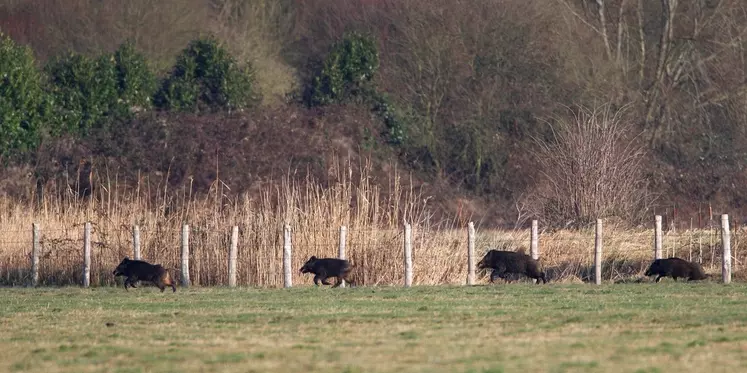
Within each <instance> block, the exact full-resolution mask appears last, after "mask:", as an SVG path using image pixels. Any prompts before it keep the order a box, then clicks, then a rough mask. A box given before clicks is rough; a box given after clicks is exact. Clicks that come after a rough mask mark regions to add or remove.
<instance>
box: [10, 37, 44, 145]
mask: <svg viewBox="0 0 747 373" xmlns="http://www.w3.org/2000/svg"><path fill="white" fill-rule="evenodd" d="M45 96H46V94H45V92H44V90H43V89H42V85H41V74H39V71H38V70H37V69H36V67H35V65H34V56H33V53H32V52H31V49H30V48H28V47H24V46H20V45H16V44H15V43H14V42H13V40H11V39H10V37H8V36H5V35H4V34H3V33H1V32H0V157H2V158H5V157H7V156H9V155H11V154H12V153H13V152H16V151H21V152H23V151H26V150H29V149H33V148H35V147H36V145H37V144H38V140H39V132H40V130H41V128H42V126H43V125H44V111H45V108H46V102H47V100H46V97H45Z"/></svg>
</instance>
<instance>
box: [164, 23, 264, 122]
mask: <svg viewBox="0 0 747 373" xmlns="http://www.w3.org/2000/svg"><path fill="white" fill-rule="evenodd" d="M258 100H259V94H258V93H257V92H256V89H255V79H254V69H253V67H252V65H251V64H250V63H248V62H247V63H246V64H245V65H244V66H239V65H238V64H237V62H236V61H235V59H234V58H233V57H232V56H231V55H230V54H229V53H228V52H227V51H226V49H224V48H223V47H222V46H220V45H219V43H218V42H217V41H216V40H215V39H213V38H207V39H198V40H194V41H192V42H191V43H190V44H189V46H187V48H185V49H184V50H182V52H181V54H180V55H179V56H178V57H177V61H176V65H175V66H174V68H173V70H172V72H171V74H170V75H169V77H167V78H166V79H165V80H164V82H163V85H162V87H161V89H160V90H159V92H158V93H157V95H156V105H157V106H159V107H161V108H164V109H171V110H179V111H192V110H203V109H205V108H213V109H217V108H225V109H242V108H246V107H249V106H252V105H253V104H255V103H256V102H257V101H258Z"/></svg>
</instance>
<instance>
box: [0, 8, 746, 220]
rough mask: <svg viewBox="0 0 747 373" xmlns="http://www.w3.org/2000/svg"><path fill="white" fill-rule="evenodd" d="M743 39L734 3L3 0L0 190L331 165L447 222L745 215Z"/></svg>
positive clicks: (301, 175) (188, 182) (255, 180)
mask: <svg viewBox="0 0 747 373" xmlns="http://www.w3.org/2000/svg"><path fill="white" fill-rule="evenodd" d="M745 31H747V9H746V8H745V7H744V4H742V1H741V0H721V1H710V0H696V1H687V2H685V1H676V0H657V1H643V0H598V1H596V2H590V1H582V0H553V1H547V0H474V1H469V2H465V1H455V0H408V1H396V0H305V1H293V0H137V1H127V2H121V1H114V0H105V1H100V0H49V1H45V2H43V4H42V3H41V2H28V1H19V0H11V1H5V2H3V4H2V5H0V32H1V33H2V35H1V36H0V78H1V79H2V83H3V84H2V85H1V86H0V111H1V112H2V113H3V114H2V116H0V158H1V159H2V162H3V163H2V167H3V169H2V171H1V172H2V174H3V178H2V180H0V192H2V193H3V194H4V195H5V196H7V199H8V200H10V201H15V202H16V203H22V204H29V203H31V202H34V203H43V202H44V201H45V200H47V199H48V198H57V199H61V200H66V199H70V198H73V199H77V198H84V199H89V198H95V199H98V200H100V201H101V202H102V203H105V202H106V201H107V200H109V201H111V200H112V199H114V200H118V199H117V196H116V195H114V196H112V195H113V194H116V193H117V191H118V190H120V188H121V189H129V191H128V192H127V193H129V194H128V195H137V196H138V198H146V199H152V200H153V201H159V202H158V203H152V204H151V205H150V206H154V207H158V208H159V209H160V210H159V211H160V213H163V214H167V213H168V209H167V208H166V207H165V206H168V205H169V204H171V205H175V204H179V205H184V204H183V203H178V202H177V201H178V200H179V199H180V198H181V199H184V198H186V199H189V198H193V199H197V198H207V197H206V196H217V195H220V196H221V198H225V199H226V201H227V202H225V203H227V204H230V203H232V202H231V201H233V203H236V201H238V200H239V199H240V198H242V196H245V197H247V196H248V198H251V196H257V195H259V194H261V193H268V190H270V191H271V190H272V187H269V186H268V185H272V183H273V181H274V180H279V179H281V178H285V177H290V178H292V179H295V180H298V181H299V182H309V183H312V184H314V185H318V186H320V187H322V188H326V187H329V186H330V185H333V184H335V183H336V182H338V178H337V177H336V176H335V175H334V172H332V171H331V169H333V168H334V167H333V166H332V165H333V164H337V162H339V161H340V160H341V159H342V160H343V161H345V162H349V163H350V164H351V165H353V166H351V167H350V168H349V170H350V172H351V173H353V172H355V173H356V175H350V176H349V178H356V177H357V175H358V174H360V173H361V171H360V169H361V167H363V166H364V165H365V168H366V170H367V172H368V173H369V174H368V175H369V176H370V177H371V181H370V182H371V183H375V184H380V185H382V186H383V188H384V190H386V185H387V182H388V180H390V179H389V176H391V175H392V174H393V172H394V170H395V169H397V170H398V172H399V174H400V175H402V174H403V173H409V174H410V175H411V177H410V178H411V180H410V181H411V185H412V187H413V188H416V189H418V190H419V191H420V192H422V193H423V194H424V196H425V197H424V198H427V199H428V200H429V201H430V202H429V203H430V205H429V208H431V207H432V211H433V214H434V215H433V217H434V218H440V217H446V218H449V219H454V218H455V219H457V222H458V223H459V224H463V223H464V221H466V220H467V219H473V220H477V221H481V222H482V223H483V224H486V225H493V226H502V227H509V228H512V227H514V226H523V225H524V224H525V223H526V222H527V219H531V218H538V219H541V221H542V222H543V225H546V226H556V227H579V226H585V225H588V223H589V222H591V221H593V220H594V219H596V218H610V219H613V218H614V219H615V220H616V221H619V222H622V223H625V224H629V225H637V224H641V223H646V224H648V223H649V221H650V220H651V215H653V213H654V212H656V213H664V214H665V215H671V219H672V221H675V220H676V219H680V220H681V222H682V223H683V224H687V223H689V222H690V217H694V218H695V221H696V222H698V217H700V216H705V215H702V214H700V211H701V208H702V211H708V209H709V205H710V207H711V208H712V211H714V212H721V211H723V212H728V213H730V214H732V215H735V216H738V215H739V214H740V213H741V209H743V208H744V207H743V206H744V205H745V203H744V202H745V201H747V192H745V191H744V188H740V186H741V185H744V183H745V182H746V181H747V173H746V171H745V170H744V164H745V160H746V159H747V121H746V120H745V119H747V105H745V103H746V101H745V100H746V98H747V95H745V93H746V92H747V91H745V82H746V81H747V64H746V63H745V59H746V58H747V52H746V51H747V40H745V38H744V37H743V36H744V34H745ZM112 185H116V188H112ZM144 185H148V186H149V187H148V188H145V187H144ZM268 188H269V189H268ZM133 189H137V190H136V191H133ZM211 193H212V194H211ZM210 198H212V197H210ZM277 200H283V198H281V197H278V198H277ZM137 203H138V204H140V205H143V202H141V201H138V202H137ZM270 203H271V202H270ZM140 205H139V206H140ZM145 205H147V204H145ZM156 205H158V206H156ZM186 206H189V205H188V204H187V205H186ZM672 208H675V209H676V211H677V213H676V214H674V213H672ZM695 213H698V214H699V215H697V216H696V215H695ZM683 217H684V218H683Z"/></svg>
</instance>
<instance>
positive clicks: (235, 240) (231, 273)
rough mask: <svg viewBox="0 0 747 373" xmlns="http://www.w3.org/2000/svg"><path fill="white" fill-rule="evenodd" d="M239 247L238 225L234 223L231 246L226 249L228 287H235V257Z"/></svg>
mask: <svg viewBox="0 0 747 373" xmlns="http://www.w3.org/2000/svg"><path fill="white" fill-rule="evenodd" d="M238 247H239V226H238V225H234V226H233V229H232V230H231V246H230V247H229V249H228V287H230V288H235V287H236V257H237V256H238V250H239V249H238Z"/></svg>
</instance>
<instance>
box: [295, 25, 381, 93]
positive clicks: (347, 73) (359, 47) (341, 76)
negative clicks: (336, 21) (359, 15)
mask: <svg viewBox="0 0 747 373" xmlns="http://www.w3.org/2000/svg"><path fill="white" fill-rule="evenodd" d="M378 69H379V51H378V48H377V47H376V42H375V40H374V39H373V38H371V37H368V36H364V35H361V34H359V33H356V32H352V33H348V34H345V35H344V36H343V38H342V40H340V41H338V42H337V43H335V45H333V46H332V50H331V51H330V52H329V54H328V55H327V57H326V58H325V59H324V62H323V63H322V66H321V68H320V69H319V71H318V72H317V73H316V74H315V76H314V77H313V78H312V80H311V86H310V89H309V92H308V96H307V101H308V104H309V105H310V106H318V105H328V104H331V103H334V102H340V101H342V100H345V99H347V98H349V97H350V96H352V95H355V94H356V93H358V92H359V91H360V90H361V89H363V88H365V85H366V84H368V83H369V82H370V81H372V80H373V78H374V75H375V74H376V72H377V70H378Z"/></svg>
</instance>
